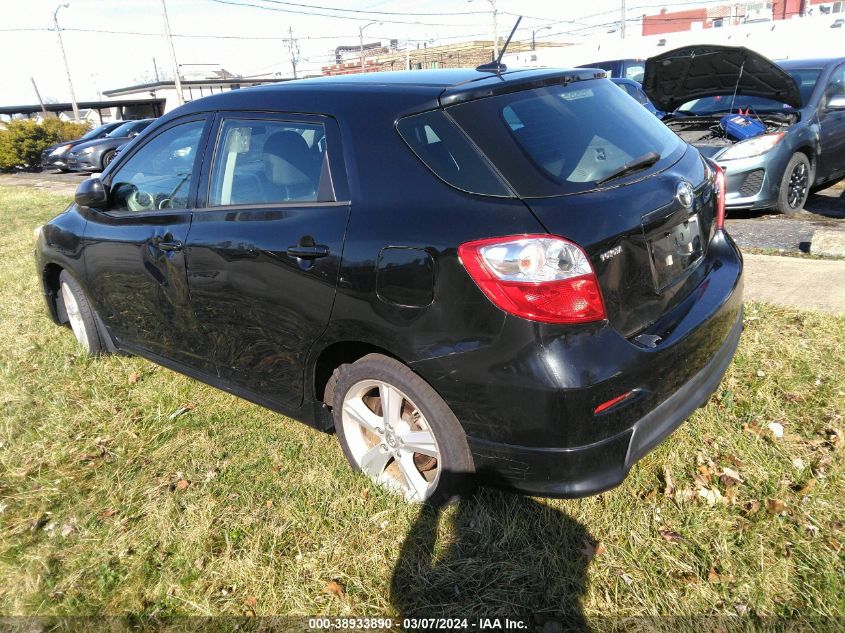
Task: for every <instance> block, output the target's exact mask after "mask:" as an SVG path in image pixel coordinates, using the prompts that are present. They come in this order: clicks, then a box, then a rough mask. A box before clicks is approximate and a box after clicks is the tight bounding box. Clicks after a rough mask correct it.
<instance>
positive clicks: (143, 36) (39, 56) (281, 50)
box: [0, 0, 707, 105]
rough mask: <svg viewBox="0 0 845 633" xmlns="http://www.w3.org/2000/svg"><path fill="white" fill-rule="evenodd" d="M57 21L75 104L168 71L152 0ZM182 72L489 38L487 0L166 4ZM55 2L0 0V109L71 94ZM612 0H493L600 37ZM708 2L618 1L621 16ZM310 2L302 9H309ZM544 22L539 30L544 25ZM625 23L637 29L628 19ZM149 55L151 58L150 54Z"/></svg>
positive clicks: (537, 21) (314, 65) (507, 17)
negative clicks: (293, 51)
mask: <svg viewBox="0 0 845 633" xmlns="http://www.w3.org/2000/svg"><path fill="white" fill-rule="evenodd" d="M68 1H69V5H70V6H68V7H62V8H61V9H59V12H58V19H59V25H60V28H61V29H62V38H63V41H64V46H65V51H66V53H67V58H68V65H69V67H70V73H71V78H72V80H73V87H74V92H75V94H76V98H77V100H78V101H84V100H93V99H98V98H99V93H100V92H101V91H104V90H109V89H114V88H120V87H125V86H130V85H134V84H138V83H142V82H145V81H151V80H153V79H154V78H155V68H156V67H157V69H158V72H159V75H160V76H162V77H164V76H166V77H172V75H173V65H172V62H171V57H170V53H169V49H168V47H167V42H166V39H165V38H164V37H163V35H162V33H163V31H164V29H163V18H162V3H161V0H68ZM166 2H167V12H168V17H169V19H170V28H171V32H172V33H173V34H174V46H175V49H176V57H177V61H178V63H179V65H180V69H181V73H182V75H183V76H185V75H186V74H189V73H196V72H202V71H205V70H208V69H215V68H219V67H221V66H222V67H224V68H226V69H227V70H229V71H230V72H232V73H234V74H236V75H243V76H251V75H264V74H274V73H278V76H280V77H290V76H291V73H292V66H291V61H290V51H289V48H288V41H287V39H286V38H288V37H289V32H290V30H292V32H293V37H294V38H295V40H296V44H297V47H298V57H299V64H298V72H299V75H300V76H302V75H303V74H319V73H320V68H321V66H323V65H327V64H330V63H333V51H334V49H335V47H336V46H341V45H346V46H357V45H358V43H359V28H360V27H364V28H365V30H364V40H365V42H366V43H370V42H376V41H381V42H383V43H384V44H387V43H388V41H389V40H390V39H398V40H399V42H400V47H401V48H404V47H405V46H406V45H410V46H412V47H417V46H423V45H424V44H427V45H429V46H435V45H439V44H446V43H453V42H458V41H461V40H471V39H490V37H491V36H490V33H491V29H492V27H491V4H490V0H451V1H447V0H429V1H427V2H419V1H415V0H299V1H298V0H290V1H288V2H281V1H280V0H166ZM60 4H61V1H60V0H2V1H0V77H2V84H0V86H2V87H0V105H19V104H34V103H37V99H36V95H35V91H34V89H33V86H32V83H31V79H30V78H32V79H34V80H35V82H36V84H37V86H38V89H39V91H40V92H41V96H42V97H43V98H44V99H45V101H60V102H66V101H69V100H70V91H69V88H68V82H67V76H66V74H65V70H64V65H63V64H62V61H61V55H60V51H59V45H58V41H57V38H56V32H55V30H53V12H54V10H55V9H56V7H58V6H60ZM620 4H621V3H620V0H590V1H589V2H584V1H583V0H557V1H556V2H550V1H549V0H545V1H542V0H497V2H496V6H497V10H498V12H499V19H498V24H499V34H500V36H501V37H505V36H506V35H507V33H508V32H509V31H510V29H511V27H512V25H513V24H514V23H515V21H516V18H517V16H518V15H520V14H521V15H523V16H524V17H523V20H522V23H521V25H520V30H519V31H518V32H517V35H516V38H517V39H526V40H527V39H530V37H531V32H532V30H535V29H541V30H538V31H537V33H536V36H537V39H538V40H543V39H546V40H547V41H578V40H583V39H584V38H588V37H596V36H597V35H599V34H602V35H605V36H606V33H607V31H608V30H610V29H613V28H614V26H615V25H614V24H612V23H613V22H614V21H616V20H618V19H619V16H620ZM702 4H707V2H690V0H674V1H671V2H668V3H663V4H660V3H659V2H657V0H640V1H639V2H638V1H632V0H628V1H627V12H628V13H627V15H628V18H629V19H636V17H637V16H639V15H642V14H643V13H656V12H658V11H659V10H660V7H663V6H666V7H670V8H678V7H684V6H690V5H702ZM308 5H310V6H308ZM546 26H548V27H550V28H544V27H546ZM628 28H629V30H632V29H633V30H635V31H636V30H638V27H637V26H636V24H635V23H629V27H628ZM153 60H155V61H153Z"/></svg>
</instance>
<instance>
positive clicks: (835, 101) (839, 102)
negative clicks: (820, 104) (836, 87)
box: [825, 95, 845, 110]
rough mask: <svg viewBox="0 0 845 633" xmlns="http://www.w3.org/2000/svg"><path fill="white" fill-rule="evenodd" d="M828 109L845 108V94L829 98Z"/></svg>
mask: <svg viewBox="0 0 845 633" xmlns="http://www.w3.org/2000/svg"><path fill="white" fill-rule="evenodd" d="M825 107H826V108H827V109H828V110H845V95H835V96H833V97H831V98H830V99H828V100H827V106H825Z"/></svg>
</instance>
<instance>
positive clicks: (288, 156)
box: [262, 130, 314, 187]
mask: <svg viewBox="0 0 845 633" xmlns="http://www.w3.org/2000/svg"><path fill="white" fill-rule="evenodd" d="M262 160H263V162H264V175H265V176H266V177H267V179H268V180H269V181H270V182H272V183H274V184H277V185H284V186H286V187H291V186H296V185H302V184H305V183H308V184H311V185H314V181H313V180H312V177H311V175H310V174H311V172H312V171H313V170H312V169H311V167H312V164H313V162H314V158H313V156H312V155H311V151H310V150H309V149H308V143H306V142H305V139H304V138H302V136H300V135H299V134H297V133H296V132H292V131H289V130H287V131H284V132H276V133H275V134H273V135H272V136H270V138H268V139H267V140H266V141H265V142H264V148H263V152H262Z"/></svg>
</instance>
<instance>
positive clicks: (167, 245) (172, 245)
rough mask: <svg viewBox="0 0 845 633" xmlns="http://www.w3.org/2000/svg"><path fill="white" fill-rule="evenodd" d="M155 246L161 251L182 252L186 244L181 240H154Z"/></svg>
mask: <svg viewBox="0 0 845 633" xmlns="http://www.w3.org/2000/svg"><path fill="white" fill-rule="evenodd" d="M153 246H155V247H156V248H157V249H158V250H160V251H181V250H182V247H183V246H184V244H183V243H182V242H181V241H179V240H173V241H167V240H154V241H153Z"/></svg>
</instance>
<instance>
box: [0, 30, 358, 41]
mask: <svg viewBox="0 0 845 633" xmlns="http://www.w3.org/2000/svg"><path fill="white" fill-rule="evenodd" d="M32 31H41V32H44V33H54V32H55V31H56V29H51V28H49V27H37V28H0V33H15V32H24V33H26V32H32ZM62 31H70V32H76V33H100V34H103V35H141V36H144V37H162V34H161V33H145V32H143V31H111V30H108V29H80V28H73V27H62ZM173 37H183V38H202V39H214V40H221V39H222V40H274V41H281V42H283V41H286V40H287V39H288V38H287V37H283V36H281V35H217V34H214V35H203V34H200V33H173ZM353 37H356V36H355V35H352V34H350V35H315V36H305V37H298V38H297V39H300V40H344V39H350V38H353Z"/></svg>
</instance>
